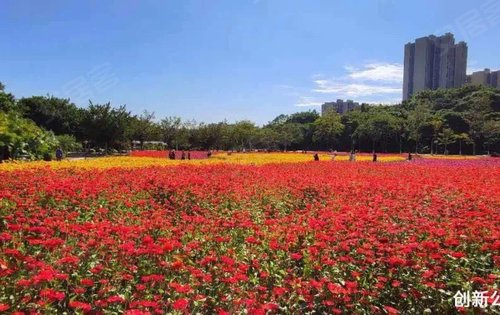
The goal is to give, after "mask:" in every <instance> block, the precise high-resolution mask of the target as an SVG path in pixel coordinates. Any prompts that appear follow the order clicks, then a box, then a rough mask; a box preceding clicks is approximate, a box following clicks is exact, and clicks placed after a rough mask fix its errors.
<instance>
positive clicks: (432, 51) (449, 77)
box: [403, 33, 467, 100]
mask: <svg viewBox="0 0 500 315" xmlns="http://www.w3.org/2000/svg"><path fill="white" fill-rule="evenodd" d="M466 69H467V44H466V43H464V42H459V43H458V44H455V37H454V36H453V34H451V33H446V34H445V35H443V36H439V37H436V36H434V35H430V36H427V37H421V38H417V39H416V40H415V42H414V43H408V44H406V45H405V52H404V75H403V100H407V99H408V98H410V96H411V95H413V94H414V93H417V92H419V91H423V90H429V89H430V90H434V89H438V88H453V87H461V86H462V85H463V84H465V82H466V79H467V76H466Z"/></svg>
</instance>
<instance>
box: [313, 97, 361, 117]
mask: <svg viewBox="0 0 500 315" xmlns="http://www.w3.org/2000/svg"><path fill="white" fill-rule="evenodd" d="M356 107H359V103H357V102H354V101H352V100H347V101H344V100H341V99H338V100H337V101H336V102H327V103H324V104H323V105H321V115H324V114H325V113H327V112H329V111H333V112H336V113H339V114H341V115H342V114H345V113H347V112H349V111H351V110H353V109H355V108H356Z"/></svg>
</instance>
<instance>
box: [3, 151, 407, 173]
mask: <svg viewBox="0 0 500 315" xmlns="http://www.w3.org/2000/svg"><path fill="white" fill-rule="evenodd" d="M319 158H320V161H332V156H331V155H330V154H326V153H321V154H320V155H319ZM348 159H349V157H348V155H346V154H342V155H337V157H336V158H335V162H345V161H348ZM356 160H357V161H358V162H364V161H371V160H372V156H371V155H358V156H357V158H356ZM403 160H404V157H402V156H400V155H379V157H378V161H379V162H395V161H403ZM311 161H313V154H312V153H295V152H290V153H233V154H231V155H229V154H227V153H217V154H214V155H213V156H212V157H211V158H210V159H203V160H189V161H188V160H169V159H167V158H165V159H162V158H149V157H129V156H119V157H100V158H88V159H66V160H64V161H60V162H57V161H52V162H44V161H36V162H19V161H16V162H7V163H3V164H0V171H2V170H3V171H13V170H19V169H34V168H44V167H50V168H53V169H60V168H79V169H108V168H115V167H119V168H137V167H148V166H174V165H205V164H218V163H231V164H247V165H263V164H269V163H303V162H311Z"/></svg>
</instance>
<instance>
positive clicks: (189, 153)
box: [188, 151, 191, 160]
mask: <svg viewBox="0 0 500 315" xmlns="http://www.w3.org/2000/svg"><path fill="white" fill-rule="evenodd" d="M188 160H191V152H190V151H188Z"/></svg>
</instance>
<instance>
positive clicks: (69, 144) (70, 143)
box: [56, 135, 83, 152]
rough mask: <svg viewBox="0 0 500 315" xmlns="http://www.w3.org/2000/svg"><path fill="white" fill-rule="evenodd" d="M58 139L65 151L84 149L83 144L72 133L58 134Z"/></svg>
mask: <svg viewBox="0 0 500 315" xmlns="http://www.w3.org/2000/svg"><path fill="white" fill-rule="evenodd" d="M56 139H57V142H58V143H59V147H60V148H61V149H62V150H63V152H80V151H82V149H83V147H82V144H81V143H80V142H78V141H77V140H76V138H75V137H74V136H72V135H58V136H56Z"/></svg>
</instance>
